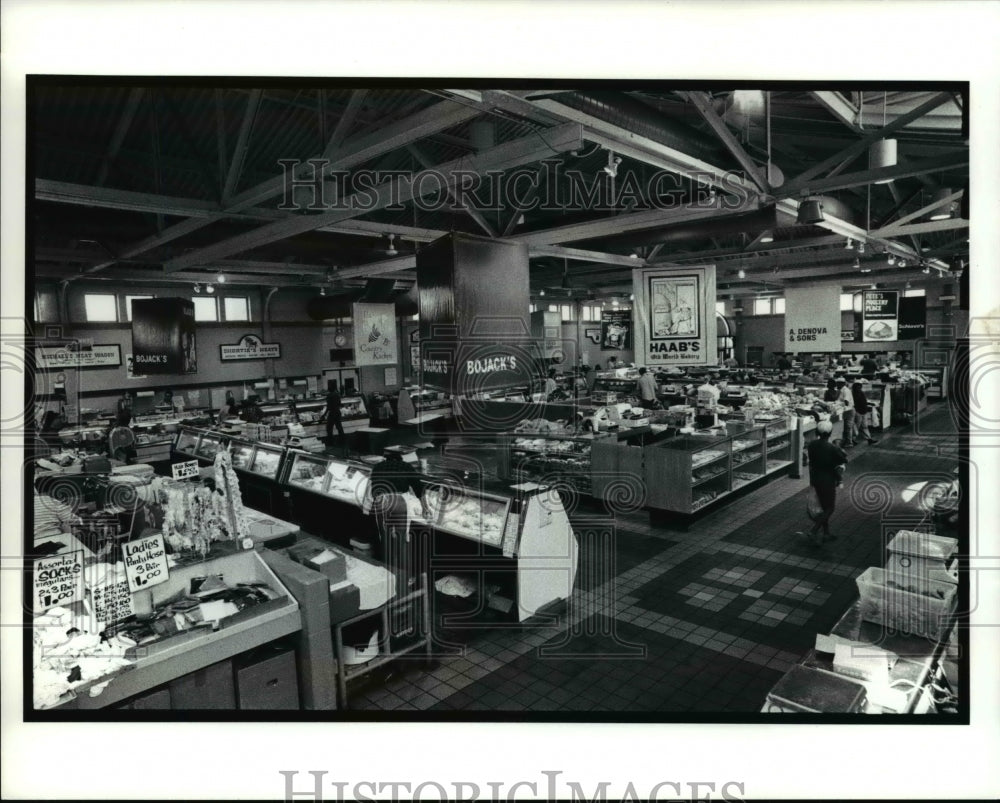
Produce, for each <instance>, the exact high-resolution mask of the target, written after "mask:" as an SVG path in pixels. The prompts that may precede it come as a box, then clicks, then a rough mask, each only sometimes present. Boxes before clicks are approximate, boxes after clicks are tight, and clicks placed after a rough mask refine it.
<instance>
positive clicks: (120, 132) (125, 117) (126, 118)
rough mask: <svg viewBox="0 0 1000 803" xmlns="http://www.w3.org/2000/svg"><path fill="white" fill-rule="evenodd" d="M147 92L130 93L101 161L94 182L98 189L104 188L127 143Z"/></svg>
mask: <svg viewBox="0 0 1000 803" xmlns="http://www.w3.org/2000/svg"><path fill="white" fill-rule="evenodd" d="M145 91H146V90H144V89H143V88H142V87H135V88H133V89H132V90H131V91H130V92H129V93H128V98H127V99H126V101H125V109H124V110H123V111H122V116H121V117H119V118H118V125H117V126H115V133H114V134H113V135H112V137H111V142H110V143H109V145H108V151H107V153H106V154H105V155H104V159H102V160H101V169H100V170H99V171H98V173H97V180H96V181H94V184H96V185H97V186H98V187H103V186H104V182H105V181H107V180H108V172H109V171H110V170H111V165H112V164H114V161H115V159H117V158H118V152H119V151H120V150H121V148H122V143H123V142H125V135H126V134H128V131H129V129H130V128H131V127H132V121H133V120H134V119H135V113H136V111H137V110H138V109H139V103H140V102H141V101H142V96H143V94H144V93H145Z"/></svg>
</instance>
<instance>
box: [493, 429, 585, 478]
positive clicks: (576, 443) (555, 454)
mask: <svg viewBox="0 0 1000 803" xmlns="http://www.w3.org/2000/svg"><path fill="white" fill-rule="evenodd" d="M504 440H505V443H506V461H503V459H502V460H501V462H502V463H505V465H504V468H505V469H506V470H505V471H504V477H503V479H507V480H512V481H514V482H523V481H525V480H537V479H540V478H542V477H545V476H550V477H551V476H553V475H558V477H559V479H560V480H565V481H567V482H569V483H570V484H572V485H574V486H575V487H577V488H578V489H579V490H581V491H583V492H584V493H590V491H591V446H592V444H593V442H594V436H593V435H539V434H534V433H532V434H524V435H518V434H514V435H509V436H507V437H506V438H505V439H504Z"/></svg>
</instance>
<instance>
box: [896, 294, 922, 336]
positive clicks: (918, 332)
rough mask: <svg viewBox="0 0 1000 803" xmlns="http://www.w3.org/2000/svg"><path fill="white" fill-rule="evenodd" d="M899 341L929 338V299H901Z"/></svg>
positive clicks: (916, 297)
mask: <svg viewBox="0 0 1000 803" xmlns="http://www.w3.org/2000/svg"><path fill="white" fill-rule="evenodd" d="M898 337H899V339H900V340H923V339H924V338H925V337H927V298H926V297H924V296H911V297H909V298H907V297H905V296H904V297H903V298H901V299H899V336H898Z"/></svg>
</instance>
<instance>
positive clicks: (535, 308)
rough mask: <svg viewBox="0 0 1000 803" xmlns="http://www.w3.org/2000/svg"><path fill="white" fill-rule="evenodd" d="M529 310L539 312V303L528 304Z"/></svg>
mask: <svg viewBox="0 0 1000 803" xmlns="http://www.w3.org/2000/svg"><path fill="white" fill-rule="evenodd" d="M528 312H538V305H537V304H531V305H529V306H528Z"/></svg>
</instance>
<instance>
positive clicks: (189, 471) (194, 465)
mask: <svg viewBox="0 0 1000 803" xmlns="http://www.w3.org/2000/svg"><path fill="white" fill-rule="evenodd" d="M170 472H171V474H172V476H173V478H174V479H175V480H186V479H190V478H191V477H197V476H198V461H197V460H187V461H185V462H183V463H172V464H171V465H170Z"/></svg>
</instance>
